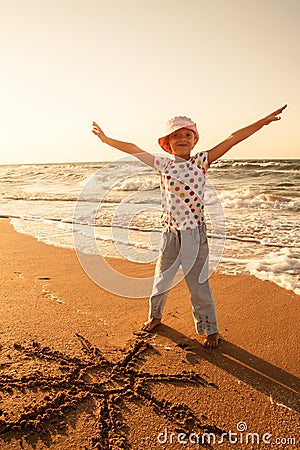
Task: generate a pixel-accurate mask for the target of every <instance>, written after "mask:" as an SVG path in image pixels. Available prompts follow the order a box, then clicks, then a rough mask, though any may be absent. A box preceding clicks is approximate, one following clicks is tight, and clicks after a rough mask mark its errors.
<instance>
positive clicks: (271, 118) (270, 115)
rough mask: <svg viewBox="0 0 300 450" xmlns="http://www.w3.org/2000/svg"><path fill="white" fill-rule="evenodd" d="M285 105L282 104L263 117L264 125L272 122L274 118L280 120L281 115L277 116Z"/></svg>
mask: <svg viewBox="0 0 300 450" xmlns="http://www.w3.org/2000/svg"><path fill="white" fill-rule="evenodd" d="M286 107H287V105H284V106H283V107H282V108H279V109H276V111H274V112H272V113H271V114H269V115H268V116H266V117H264V118H263V119H262V120H263V123H264V125H269V123H271V122H274V121H275V120H280V119H281V117H278V116H279V114H281V113H282V111H283V110H284V109H285V108H286Z"/></svg>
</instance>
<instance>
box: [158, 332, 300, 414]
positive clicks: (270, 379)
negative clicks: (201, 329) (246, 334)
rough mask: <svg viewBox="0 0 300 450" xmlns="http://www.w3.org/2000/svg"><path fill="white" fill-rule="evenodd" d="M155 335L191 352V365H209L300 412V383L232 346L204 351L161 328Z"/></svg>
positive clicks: (194, 343)
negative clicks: (202, 361)
mask: <svg viewBox="0 0 300 450" xmlns="http://www.w3.org/2000/svg"><path fill="white" fill-rule="evenodd" d="M153 333H155V334H158V335H160V336H164V337H166V338H168V339H170V340H171V341H173V342H174V343H175V344H176V345H178V346H180V347H183V348H185V349H186V351H187V360H188V361H189V362H190V363H191V364H195V363H196V362H200V361H201V359H202V360H203V359H205V360H207V361H209V362H210V363H211V364H214V365H216V366H217V367H219V368H220V369H222V370H224V371H226V372H227V373H229V374H230V375H233V376H234V377H236V378H238V379H239V380H241V381H243V382H244V383H246V384H248V385H250V386H252V387H253V388H254V389H256V390H258V391H260V392H262V393H263V394H265V395H267V396H268V397H270V401H272V402H274V403H277V404H280V405H282V406H285V407H287V408H290V409H292V410H294V411H297V412H300V395H299V394H300V379H299V378H297V377H296V376H294V375H291V374H290V373H288V372H285V371H284V370H282V369H280V368H279V367H276V366H274V365H273V364H270V363H269V362H267V361H264V360H263V359H261V358H258V357H257V356H255V355H253V354H251V353H249V352H247V351H246V350H243V349H242V348H240V347H238V346H236V345H234V344H232V343H231V342H228V341H226V340H223V339H222V341H221V344H220V347H219V348H218V349H216V350H208V349H205V348H203V347H201V346H200V345H199V343H198V341H196V340H195V339H190V338H189V337H187V336H186V335H184V334H182V333H180V332H178V331H176V330H175V329H174V328H171V327H169V326H167V325H164V324H160V325H159V326H158V327H157V328H155V330H154V331H153Z"/></svg>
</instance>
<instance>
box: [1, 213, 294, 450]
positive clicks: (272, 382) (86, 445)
mask: <svg viewBox="0 0 300 450" xmlns="http://www.w3.org/2000/svg"><path fill="white" fill-rule="evenodd" d="M0 236H1V241H0V242H1V243H0V245H1V253H0V265H1V293H0V305H1V322H0V373H1V378H0V448H1V450H11V449H32V448H34V449H43V448H50V449H53V450H54V449H55V450H62V449H63V450H64V449H66V450H67V449H70V450H71V449H92V448H99V449H123V448H124V449H134V450H141V449H149V450H150V449H151V450H152V449H160V448H166V449H181V448H191V449H193V448H215V449H217V448H222V449H234V448H235V449H244V448H245V449H248V448H249V449H250V448H258V445H259V448H270V445H271V444H272V448H291V449H296V448H299V446H300V441H299V423H300V422H299V411H300V402H299V386H300V383H299V374H300V364H299V349H300V346H299V331H298V330H299V328H300V323H299V317H300V315H299V310H300V307H299V296H297V295H296V294H294V293H293V292H292V291H287V290H284V289H282V288H280V287H278V286H276V285H275V284H273V283H271V282H268V281H260V280H258V279H256V278H255V277H250V276H246V275H245V276H242V275H239V276H229V275H221V274H214V275H213V276H212V278H211V287H212V289H213V294H214V297H215V299H216V304H217V313H218V320H219V326H220V332H221V335H222V342H221V345H220V347H219V348H218V349H217V350H213V351H210V350H207V349H205V348H203V347H202V346H201V343H202V339H201V338H200V337H198V336H197V335H196V333H195V329H194V324H193V319H192V314H191V304H190V300H189V293H188V289H187V287H186V285H185V283H184V282H181V283H180V284H179V285H177V286H176V287H175V288H174V289H173V290H172V291H171V293H170V295H169V298H168V302H167V306H166V309H165V314H164V318H163V323H162V324H161V325H160V326H159V327H157V329H156V330H155V331H154V332H152V333H149V334H147V333H143V332H141V324H142V323H143V321H144V320H145V319H146V318H147V312H148V299H147V298H143V299H136V298H135V299H130V298H126V297H121V296H117V295H113V294H112V293H110V292H107V291H105V290H104V289H101V288H100V287H99V286H97V285H96V284H95V283H94V282H93V281H92V280H91V279H90V278H89V277H88V276H87V275H86V273H85V272H84V271H83V270H82V267H81V266H80V264H79V262H78V259H77V256H76V254H75V252H74V251H72V250H70V249H63V248H58V247H54V246H50V245H46V244H43V243H40V242H38V241H37V240H35V239H34V238H32V237H29V236H25V235H21V234H19V233H17V232H15V231H14V229H13V227H12V226H11V225H10V224H9V221H7V220H1V221H0ZM110 264H111V265H112V266H113V267H114V268H115V269H116V270H117V271H119V272H122V273H125V274H126V273H127V274H132V273H134V274H135V276H138V277H147V276H151V275H152V274H153V271H154V266H153V265H151V264H133V263H128V262H127V261H125V260H111V261H110ZM205 433H209V434H208V435H205ZM237 440H238V441H237ZM202 441H203V443H202Z"/></svg>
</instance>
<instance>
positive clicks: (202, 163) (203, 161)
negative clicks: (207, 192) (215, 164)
mask: <svg viewBox="0 0 300 450" xmlns="http://www.w3.org/2000/svg"><path fill="white" fill-rule="evenodd" d="M195 164H196V165H197V166H198V168H199V169H203V170H204V171H205V172H206V171H207V169H208V168H209V164H208V152H200V153H197V154H196V155H195Z"/></svg>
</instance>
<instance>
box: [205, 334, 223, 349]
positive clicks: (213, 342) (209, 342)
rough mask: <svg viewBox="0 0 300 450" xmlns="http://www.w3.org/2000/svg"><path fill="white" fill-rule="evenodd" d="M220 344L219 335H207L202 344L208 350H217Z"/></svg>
mask: <svg viewBox="0 0 300 450" xmlns="http://www.w3.org/2000/svg"><path fill="white" fill-rule="evenodd" d="M219 343H220V335H219V333H214V334H209V335H208V336H207V337H206V338H205V340H204V343H203V346H204V347H206V348H209V349H213V348H217V347H218V345H219Z"/></svg>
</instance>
